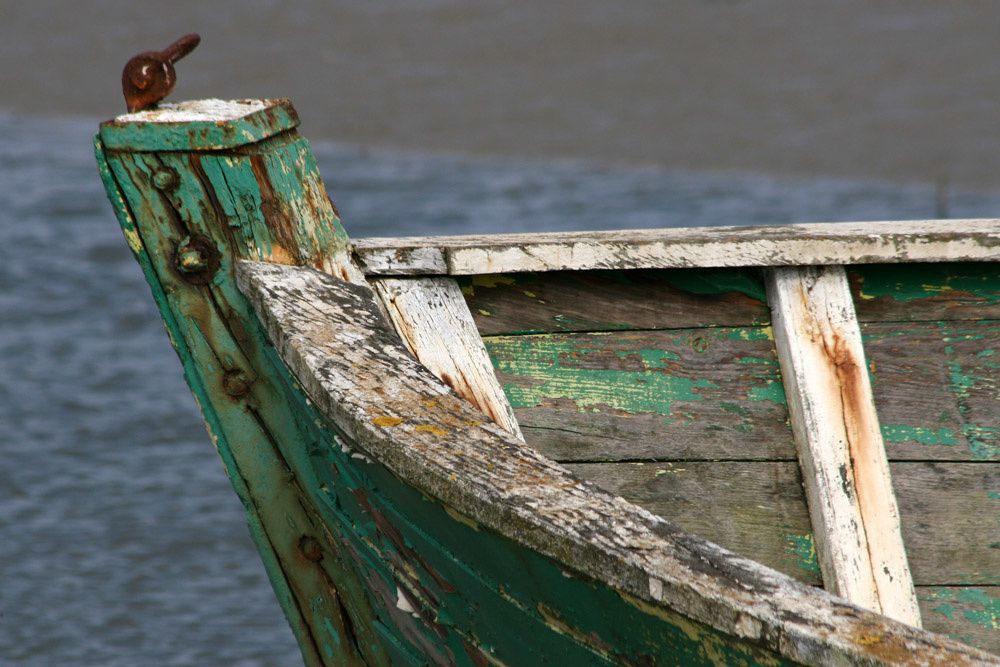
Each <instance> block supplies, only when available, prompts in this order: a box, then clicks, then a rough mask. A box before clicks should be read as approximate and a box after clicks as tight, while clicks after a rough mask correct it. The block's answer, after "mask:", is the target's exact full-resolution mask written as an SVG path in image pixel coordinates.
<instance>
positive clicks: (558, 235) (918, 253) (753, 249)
mask: <svg viewBox="0 0 1000 667" xmlns="http://www.w3.org/2000/svg"><path fill="white" fill-rule="evenodd" d="M352 246H353V247H352V250H353V253H354V257H355V258H356V260H357V261H358V264H359V265H360V267H361V269H362V270H363V271H364V273H365V274H366V275H386V276H388V275H399V276H412V275H475V274H484V273H515V272H521V271H559V270H587V269H667V268H696V267H762V266H803V265H837V264H875V263H904V262H949V261H955V262H959V261H963V262H964V261H968V262H982V261H992V260H996V259H997V258H998V257H1000V219H996V218H977V219H961V220H959V219H956V220H918V221H903V222H899V221H883V222H827V223H807V224H794V225H759V226H741V227H690V228H684V227H677V228H666V229H642V230H621V231H602V232H539V233H528V234H491V235H479V236H475V235H470V236H427V237H418V236H415V237H398V238H365V239H356V240H354V241H353V244H352Z"/></svg>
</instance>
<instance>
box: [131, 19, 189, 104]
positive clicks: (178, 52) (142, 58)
mask: <svg viewBox="0 0 1000 667" xmlns="http://www.w3.org/2000/svg"><path fill="white" fill-rule="evenodd" d="M199 42H201V37H199V36H198V35H197V34H196V33H191V34H190V35H184V36H183V37H181V38H180V39H178V40H177V41H176V42H174V43H173V44H171V45H170V46H168V47H167V48H165V49H164V50H163V51H144V52H143V53H140V54H139V55H136V56H132V58H131V59H130V60H129V61H128V62H127V63H125V69H124V70H122V93H123V94H124V95H125V105H126V106H127V107H128V110H129V112H132V111H142V110H143V109H148V108H150V107H151V106H153V105H155V104H156V103H157V102H159V101H160V100H162V99H163V98H164V97H166V96H167V95H169V94H170V92H171V91H172V90H173V89H174V85H175V84H176V83H177V72H175V71H174V63H176V62H177V61H178V60H180V59H181V58H183V57H184V56H186V55H187V54H189V53H191V51H193V50H194V47H196V46H198V43H199Z"/></svg>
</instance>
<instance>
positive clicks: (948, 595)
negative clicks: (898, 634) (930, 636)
mask: <svg viewBox="0 0 1000 667" xmlns="http://www.w3.org/2000/svg"><path fill="white" fill-rule="evenodd" d="M917 598H918V599H919V600H920V613H921V615H922V616H923V618H924V627H925V628H926V629H928V630H930V631H931V632H940V633H941V634H944V635H948V636H949V637H951V638H952V639H957V640H959V641H962V642H965V643H966V644H970V645H972V646H977V647H979V648H981V649H983V650H986V651H989V652H990V653H995V654H997V655H1000V586H918V587H917Z"/></svg>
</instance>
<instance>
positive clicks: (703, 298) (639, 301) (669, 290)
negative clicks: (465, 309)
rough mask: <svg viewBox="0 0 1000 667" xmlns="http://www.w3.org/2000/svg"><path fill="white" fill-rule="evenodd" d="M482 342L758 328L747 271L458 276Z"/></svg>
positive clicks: (755, 296)
mask: <svg viewBox="0 0 1000 667" xmlns="http://www.w3.org/2000/svg"><path fill="white" fill-rule="evenodd" d="M457 280H458V284H459V285H461V287H462V292H463V293H464V294H465V298H466V301H467V302H468V304H469V310H470V311H471V312H472V316H473V318H474V319H475V321H476V325H477V326H478V327H479V332H480V333H481V334H482V335H483V336H493V335H500V334H516V333H545V332H557V331H615V330H623V329H680V328H693V327H703V326H744V325H764V324H767V323H768V322H769V321H770V318H771V313H770V311H769V310H768V308H767V301H766V296H765V294H764V284H763V281H762V280H761V277H760V275H759V272H758V271H756V270H754V269H749V270H740V269H712V270H705V271H692V270H689V269H664V270H649V271H552V272H546V273H511V274H494V275H477V276H460V277H458V279H457Z"/></svg>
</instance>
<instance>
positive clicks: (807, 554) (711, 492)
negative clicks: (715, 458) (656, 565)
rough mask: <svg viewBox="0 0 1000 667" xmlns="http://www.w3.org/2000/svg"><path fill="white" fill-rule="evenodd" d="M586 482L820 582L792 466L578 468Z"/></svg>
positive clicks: (700, 464)
mask: <svg viewBox="0 0 1000 667" xmlns="http://www.w3.org/2000/svg"><path fill="white" fill-rule="evenodd" d="M567 467H568V468H569V469H570V470H572V471H573V472H574V473H575V474H577V475H579V476H580V477H582V478H583V479H586V480H590V481H592V482H594V483H595V484H597V485H598V486H600V487H602V488H605V489H608V490H609V491H611V492H612V493H616V494H618V495H620V496H622V497H623V498H625V499H626V500H628V501H629V502H633V503H635V504H636V505H639V506H640V507H645V508H646V509H648V510H649V511H651V512H654V513H655V514H658V515H660V516H662V517H664V518H665V519H669V520H670V521H673V522H674V523H676V524H677V525H678V526H680V527H681V528H682V529H684V530H686V531H689V532H692V533H695V534H696V535H701V536H702V537H704V538H706V539H709V540H711V541H712V542H715V543H716V544H719V545H720V546H723V547H725V548H726V549H730V550H732V551H734V552H736V553H738V554H743V555H744V556H747V557H749V558H752V559H754V560H756V561H759V562H761V563H763V564H764V565H767V566H768V567H773V568H775V569H776V570H778V571H780V572H784V573H785V574H787V575H789V576H792V577H795V578H796V579H799V580H800V581H804V582H806V583H808V584H812V585H821V584H822V578H821V576H820V571H819V563H818V562H817V560H816V549H815V546H814V544H813V536H812V528H811V526H810V524H809V511H808V510H807V509H806V503H805V497H804V496H803V495H802V479H801V476H800V475H799V470H798V466H797V465H795V464H794V463H790V462H785V463H746V462H739V463H735V462H712V463H708V462H690V461H685V462H680V463H671V462H660V463H654V462H650V463H574V464H568V465H567Z"/></svg>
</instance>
